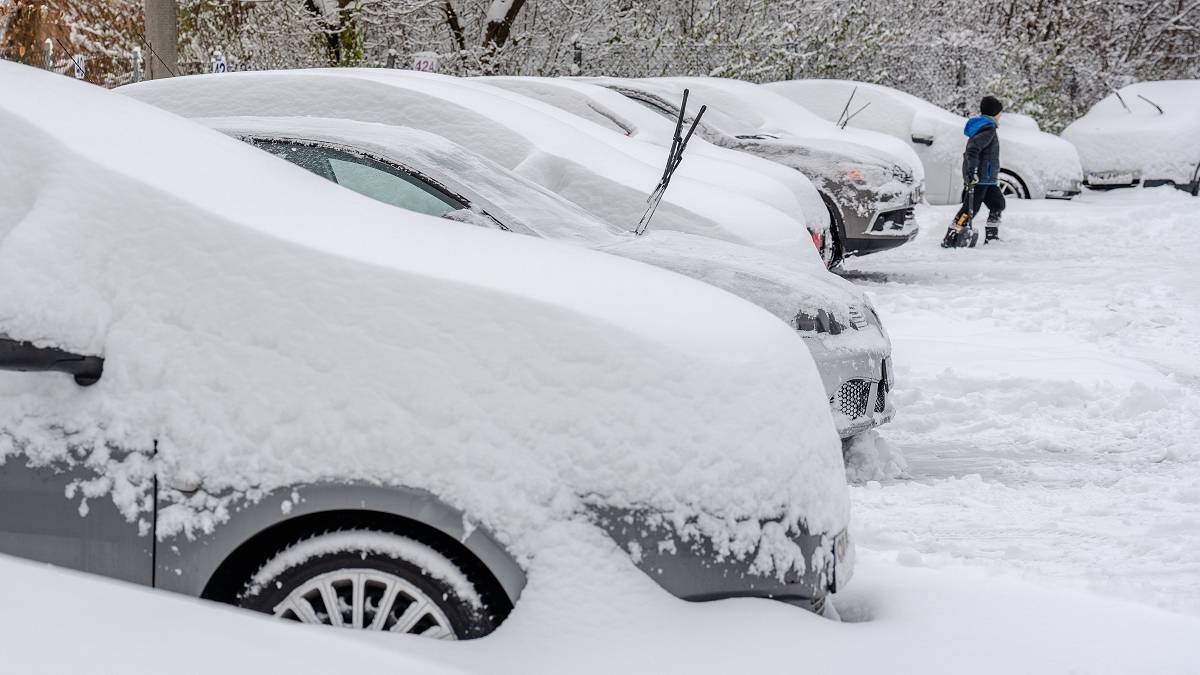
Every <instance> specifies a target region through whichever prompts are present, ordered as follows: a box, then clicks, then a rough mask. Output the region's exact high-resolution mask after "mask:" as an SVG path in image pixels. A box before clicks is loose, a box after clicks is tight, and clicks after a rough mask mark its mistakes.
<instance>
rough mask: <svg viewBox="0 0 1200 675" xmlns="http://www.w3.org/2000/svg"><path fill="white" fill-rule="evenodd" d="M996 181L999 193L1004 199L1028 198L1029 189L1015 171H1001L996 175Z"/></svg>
mask: <svg viewBox="0 0 1200 675" xmlns="http://www.w3.org/2000/svg"><path fill="white" fill-rule="evenodd" d="M996 183H997V184H998V185H999V186H1000V193H1001V194H1003V195H1004V198H1005V199H1029V189H1028V188H1026V187H1025V183H1024V182H1023V181H1022V180H1021V179H1020V178H1019V177H1018V176H1017V174H1015V173H1009V172H1008V171H1001V172H1000V175H999V176H997V177H996Z"/></svg>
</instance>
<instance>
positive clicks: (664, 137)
mask: <svg viewBox="0 0 1200 675" xmlns="http://www.w3.org/2000/svg"><path fill="white" fill-rule="evenodd" d="M474 79H476V80H477V81H479V82H483V83H486V84H490V85H492V86H496V87H500V88H502V89H506V90H508V91H511V92H514V93H518V94H522V95H525V96H530V97H532V98H535V99H537V100H539V101H542V102H543V103H546V104H549V105H552V106H554V107H556V108H559V109H561V110H564V111H566V112H569V113H571V114H572V115H575V116H577V117H581V118H583V119H586V120H588V121H590V122H593V123H595V124H598V125H600V126H604V127H607V128H609V129H612V130H613V131H616V132H619V133H623V134H627V135H628V136H630V137H631V138H634V139H637V140H645V141H647V142H649V143H652V144H656V145H658V146H660V147H662V148H667V147H670V145H671V141H672V138H673V136H674V134H675V125H674V123H672V122H671V121H670V120H668V119H666V118H664V117H663V116H662V115H661V114H659V113H657V112H653V111H651V110H649V109H647V108H646V107H645V106H643V105H641V104H639V103H636V102H634V101H631V100H630V99H628V98H626V97H625V96H622V95H621V94H619V93H617V92H615V91H613V90H611V89H607V88H605V87H601V86H599V85H595V84H590V83H588V82H583V81H580V80H576V79H572V78H563V77H500V76H493V77H480V78H474ZM685 131H686V129H685ZM731 165H738V166H731ZM678 175H680V176H689V177H695V178H697V179H702V178H703V179H706V180H707V181H708V182H710V183H714V184H717V185H721V186H723V187H728V188H732V189H735V190H737V192H739V193H740V194H745V195H749V196H753V197H754V198H756V199H760V200H762V201H765V202H767V203H769V204H773V205H774V206H775V207H776V208H779V209H782V210H783V211H784V212H786V213H802V214H803V216H804V217H803V220H804V223H805V224H806V225H807V226H808V228H809V229H810V230H814V231H821V230H823V229H824V228H825V226H826V225H827V224H828V222H829V212H828V211H827V210H826V208H825V202H824V201H822V200H821V196H820V194H819V193H818V192H817V189H816V187H814V186H813V184H812V181H810V180H809V179H808V178H807V177H805V176H804V174H802V173H800V172H798V171H795V170H793V169H790V168H788V167H785V166H782V165H780V164H779V163H777V162H772V161H770V160H767V159H763V158H761V157H756V156H754V155H751V154H749V153H745V152H739V151H736V150H731V149H729V148H723V147H720V146H717V145H713V144H711V143H709V142H708V141H706V140H704V139H703V138H700V137H699V136H693V137H692V139H691V142H690V143H689V145H688V147H687V152H686V159H685V160H684V162H683V163H682V164H681V165H680V167H679V170H678Z"/></svg>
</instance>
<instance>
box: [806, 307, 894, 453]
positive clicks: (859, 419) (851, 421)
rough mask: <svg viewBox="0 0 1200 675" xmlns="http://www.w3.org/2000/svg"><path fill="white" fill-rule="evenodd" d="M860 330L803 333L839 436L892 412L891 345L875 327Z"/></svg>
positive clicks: (870, 426) (889, 417) (879, 421)
mask: <svg viewBox="0 0 1200 675" xmlns="http://www.w3.org/2000/svg"><path fill="white" fill-rule="evenodd" d="M868 331H870V332H871V333H874V335H870V334H869V333H868ZM860 333H864V334H866V335H854V334H850V335H846V336H823V335H812V336H810V335H805V336H804V341H805V343H806V344H807V345H808V349H809V352H810V353H811V354H812V357H813V361H814V362H816V364H817V371H818V372H819V373H820V374H821V382H822V384H823V385H824V386H825V395H826V396H827V397H828V398H829V407H830V409H831V411H832V413H833V421H834V424H835V426H836V427H837V432H838V436H840V437H841V438H842V439H847V438H850V437H851V436H854V435H856V434H860V433H862V432H864V431H867V430H869V429H873V428H875V427H877V426H879V425H881V424H885V423H887V422H889V421H891V420H892V418H893V417H895V415H896V406H895V404H894V403H892V400H891V395H890V394H891V372H892V360H891V347H890V345H889V344H888V342H887V340H886V338H884V337H883V335H882V334H881V333H880V332H878V330H877V329H874V328H870V329H868V330H864V331H860ZM843 337H844V339H843Z"/></svg>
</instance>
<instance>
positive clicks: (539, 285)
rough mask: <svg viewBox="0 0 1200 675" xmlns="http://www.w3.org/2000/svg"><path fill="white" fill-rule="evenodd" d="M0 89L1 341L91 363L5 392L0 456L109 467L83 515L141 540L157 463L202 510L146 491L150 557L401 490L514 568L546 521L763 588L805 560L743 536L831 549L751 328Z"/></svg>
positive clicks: (691, 292)
mask: <svg viewBox="0 0 1200 675" xmlns="http://www.w3.org/2000/svg"><path fill="white" fill-rule="evenodd" d="M0 80H2V82H3V88H4V90H5V92H6V93H7V94H8V95H7V96H5V97H4V98H3V99H2V100H0V144H2V146H3V156H4V157H5V161H4V162H3V163H0V190H2V191H3V199H0V286H3V288H4V289H5V292H4V293H3V294H0V333H4V334H7V335H9V336H13V337H17V338H22V339H31V340H37V341H39V342H40V343H42V344H55V345H58V346H62V347H66V348H70V349H73V350H78V351H82V352H86V353H101V354H103V355H104V356H105V357H106V363H105V374H104V378H103V379H102V380H101V381H100V382H99V383H98V384H96V385H94V386H93V387H90V388H87V389H83V388H80V387H77V386H76V385H75V384H74V383H73V382H71V381H70V378H68V377H61V376H57V375H46V374H37V373H29V374H19V373H0V425H2V426H3V428H2V429H0V453H3V455H5V456H6V457H7V461H21V460H20V459H17V458H14V457H12V455H14V454H21V453H24V454H25V455H26V458H27V459H29V460H30V461H37V462H42V463H45V462H54V461H59V462H63V461H67V460H68V458H72V460H71V461H73V462H76V463H79V464H83V465H85V466H91V467H95V468H96V469H97V471H100V470H103V471H104V472H105V474H106V476H107V477H106V478H105V479H103V480H98V482H97V483H96V484H95V485H90V487H85V488H84V490H83V493H81V494H78V495H75V497H76V498H83V494H86V495H87V498H90V499H98V498H102V497H104V496H105V494H106V493H107V494H108V495H109V497H111V498H112V499H113V500H114V501H115V502H116V503H117V505H118V506H119V507H120V508H121V509H122V510H123V511H124V512H125V513H126V515H127V516H128V517H130V518H131V519H133V518H137V517H139V514H140V512H141V509H143V508H145V507H146V505H147V503H148V501H147V499H146V495H145V494H144V492H143V491H144V490H145V489H146V488H145V486H146V484H147V482H146V480H145V476H146V473H145V472H146V471H147V470H150V469H149V468H148V463H147V456H146V454H144V452H143V451H145V452H148V451H149V449H150V448H151V447H154V448H156V455H155V462H156V463H157V465H158V469H157V470H159V471H162V472H165V473H167V474H169V475H184V476H194V477H195V478H196V479H197V480H198V481H199V482H200V483H201V484H203V486H204V488H203V490H201V491H200V492H198V493H195V494H184V493H180V492H176V491H174V490H172V489H171V488H170V487H169V486H164V489H163V490H162V492H161V493H160V495H159V497H160V499H165V500H166V502H167V503H169V504H170V505H169V506H166V507H165V508H162V509H160V511H159V515H158V528H159V533H160V535H163V536H168V535H171V534H175V533H178V532H180V531H194V530H202V531H203V530H208V529H211V528H212V527H214V526H215V524H217V523H219V522H220V521H221V520H222V519H223V517H224V514H225V513H226V512H227V511H226V509H228V508H229V507H230V506H231V504H232V503H233V500H234V499H236V498H238V497H242V496H250V497H253V496H254V495H255V494H260V492H259V491H261V490H266V489H274V488H277V487H283V486H289V485H295V484H300V483H308V482H313V481H319V480H343V481H366V482H370V483H376V484H387V485H406V486H409V487H414V488H423V489H427V490H430V491H432V492H433V493H435V494H437V495H439V496H440V497H441V498H443V499H444V500H446V501H447V502H449V503H450V504H451V505H453V506H455V507H457V508H460V509H462V510H463V511H464V512H465V513H467V514H469V515H470V516H472V517H474V518H477V519H478V522H480V523H481V524H483V525H484V526H486V527H488V528H490V529H491V530H493V532H494V533H495V534H496V536H497V537H498V538H499V539H500V540H502V541H503V542H504V543H505V544H507V545H508V546H509V547H510V548H511V549H512V550H513V552H514V553H515V554H516V555H517V556H518V557H519V558H520V559H522V560H526V561H528V563H529V565H530V567H531V571H532V568H534V567H536V564H537V563H536V560H537V552H538V551H539V550H543V549H544V547H546V546H553V545H554V543H553V542H546V541H539V540H538V536H539V533H541V532H543V531H544V530H545V528H544V527H542V525H544V524H545V523H547V522H551V521H556V520H557V521H562V520H564V519H570V518H574V517H576V514H579V513H580V512H581V511H582V510H584V509H583V504H584V503H585V501H586V500H590V501H596V502H600V503H603V504H611V505H615V506H634V505H640V506H645V507H647V508H650V509H653V510H657V511H661V512H665V513H667V514H669V515H670V516H671V517H672V518H673V519H674V520H673V522H678V523H689V524H691V526H692V527H693V531H694V532H695V533H696V534H698V535H701V536H705V537H709V538H711V539H713V540H714V542H716V543H717V544H718V546H719V547H721V549H722V550H729V551H730V552H731V553H733V554H736V555H739V556H740V555H749V554H751V553H752V552H755V551H758V553H757V557H756V558H755V560H756V561H758V562H757V563H756V566H757V568H758V569H761V570H764V571H765V570H772V571H775V572H778V573H783V572H784V571H786V570H787V569H790V568H791V567H792V566H793V565H801V566H802V565H803V564H804V563H805V562H806V561H805V560H803V558H802V557H801V554H800V553H799V550H798V548H796V546H795V545H794V544H793V543H792V542H791V541H790V539H788V537H787V536H786V535H785V534H784V532H783V530H784V529H785V528H784V527H766V528H759V527H758V526H757V523H758V520H759V519H761V518H765V517H779V518H781V519H782V520H783V522H784V525H785V526H786V525H787V524H789V523H794V522H798V521H800V520H801V519H803V520H806V521H807V522H808V523H809V525H810V527H812V528H813V529H816V530H821V531H838V530H840V529H842V528H843V527H845V526H846V524H847V521H848V517H849V504H848V500H847V494H846V487H845V483H844V475H843V467H842V459H841V453H840V446H839V443H838V441H837V438H836V435H835V433H834V429H833V424H832V419H831V417H830V413H829V409H828V402H827V400H826V399H825V395H824V392H823V391H822V388H821V385H820V382H819V379H818V375H817V372H816V369H815V366H814V365H813V362H812V359H811V357H810V356H809V354H808V352H807V350H806V349H805V347H804V345H803V343H802V341H800V340H799V339H797V337H796V335H795V333H794V331H792V330H790V329H789V328H787V327H786V326H784V325H782V324H781V323H780V322H779V321H778V320H777V319H776V318H775V317H773V316H771V315H770V314H768V313H767V312H764V311H762V310H760V309H758V308H756V307H753V306H752V305H750V304H749V303H746V302H744V301H742V300H740V299H737V298H735V297H734V296H732V295H730V294H727V293H725V292H723V291H719V290H717V289H713V288H711V287H708V286H705V285H703V284H698V283H696V282H694V281H692V280H690V279H686V278H684V277H682V276H678V275H674V274H671V273H669V272H666V271H661V270H657V269H654V268H652V267H648V266H644V265H640V264H637V263H634V262H631V261H626V260H621V259H619V258H616V257H612V256H604V255H600V254H597V253H594V252H591V251H587V250H584V249H580V248H575V247H567V246H562V245H556V244H553V243H549V242H544V241H538V240H536V239H532V238H529V237H517V236H513V235H511V234H507V233H503V232H496V231H487V230H482V229H480V228H475V227H471V226H468V225H461V224H457V223H448V222H444V221H440V220H436V219H428V218H425V217H421V216H418V215H415V214H409V213H405V212H403V211H400V210H397V209H394V208H392V207H388V206H385V205H382V204H379V203H376V202H373V201H371V200H369V199H367V198H365V197H361V196H359V195H355V194H353V193H351V192H350V191H347V190H344V189H342V188H340V187H338V186H336V185H334V184H332V183H329V182H327V181H324V180H322V179H320V178H318V177H316V176H313V175H312V174H310V173H308V172H307V171H305V170H303V169H300V168H298V167H295V166H290V165H288V164H286V163H285V162H281V161H280V160H278V159H277V158H273V157H271V156H269V155H268V154H266V153H263V152H261V151H259V150H256V149H254V148H251V147H249V146H248V145H246V144H244V143H241V142H239V141H236V140H234V139H230V138H227V137H224V136H222V135H220V134H219V133H217V132H215V131H212V130H209V129H205V128H203V127H200V126H199V125H196V124H194V123H192V122H189V121H186V120H183V119H181V118H179V117H177V116H174V115H171V114H169V113H166V112H163V111H161V110H157V109H154V108H152V107H149V106H146V105H143V104H141V103H138V102H136V101H133V100H131V99H129V98H127V97H122V96H117V95H114V94H111V93H109V92H106V91H105V90H103V89H100V88H98V87H94V86H92V85H88V84H83V83H79V82H76V81H74V80H71V79H69V78H64V77H61V76H58V75H53V74H49V73H46V72H44V71H40V70H36V69H33V68H30V67H27V66H20V65H15V64H11V63H0ZM80 110H87V111H88V114H87V115H83V116H81V115H78V114H77V113H78V111H80ZM780 373H787V374H788V376H787V377H780V376H779V374H780ZM64 498H68V497H64ZM702 514H710V515H712V516H713V517H711V518H708V517H705V518H701V515H702ZM748 520H749V521H751V523H753V524H751V523H747V521H748ZM725 547H728V548H725ZM531 576H533V574H531Z"/></svg>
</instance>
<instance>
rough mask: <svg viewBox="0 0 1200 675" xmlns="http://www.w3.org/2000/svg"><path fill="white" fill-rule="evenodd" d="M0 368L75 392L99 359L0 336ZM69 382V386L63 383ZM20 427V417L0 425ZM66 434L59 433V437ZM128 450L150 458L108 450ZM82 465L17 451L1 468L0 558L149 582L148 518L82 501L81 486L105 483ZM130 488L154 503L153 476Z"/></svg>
mask: <svg viewBox="0 0 1200 675" xmlns="http://www.w3.org/2000/svg"><path fill="white" fill-rule="evenodd" d="M0 370H6V371H26V372H29V373H30V374H26V375H19V376H14V375H10V374H9V373H0V377H20V378H63V379H64V380H65V382H64V386H70V387H72V388H74V389H76V390H77V391H73V392H69V393H68V395H67V404H68V405H69V404H70V398H71V396H73V395H74V394H75V393H78V394H79V395H80V396H82V395H83V393H84V391H85V388H86V387H90V386H92V385H95V384H97V383H98V382H99V380H100V376H101V374H102V372H103V360H102V359H99V358H98V357H94V356H84V355H79V354H72V353H69V352H66V351H63V350H59V349H54V348H47V347H36V346H34V345H32V344H30V343H29V342H23V341H20V340H17V339H13V338H10V337H8V336H4V335H0ZM71 378H74V384H68V383H70V382H71ZM5 423H9V424H19V423H20V420H0V427H2V426H3V425H4V424H5ZM64 433H65V432H64ZM130 452H144V453H146V454H147V455H150V454H152V452H153V449H152V448H145V449H133V450H121V449H114V450H113V454H112V457H111V459H113V460H116V461H120V460H121V459H122V457H123V456H125V455H128V454H129V453H130ZM81 464H82V463H81V462H76V463H75V466H69V465H68V464H67V463H66V462H65V461H57V462H48V463H45V462H39V461H37V460H35V459H32V458H30V457H28V456H26V455H25V454H24V453H22V452H19V451H18V452H16V453H13V454H9V455H8V456H7V457H5V458H4V459H3V464H0V553H5V554H9V555H14V556H18V557H21V558H28V559H30V560H36V561H39V562H47V563H52V564H54V565H60V566H62V567H68V568H71V569H76V570H81V571H84V572H92V573H95V574H102V575H104V576H108V577H113V578H116V579H121V580H124V581H132V582H135V583H140V584H147V585H149V584H151V583H152V574H153V571H152V570H153V553H152V550H153V545H154V537H153V522H152V520H153V515H152V514H150V515H146V516H145V517H143V518H141V519H134V520H132V521H131V520H128V519H126V518H125V516H124V515H122V514H121V513H120V511H119V510H118V509H117V507H116V506H115V504H114V503H113V501H112V499H111V498H110V497H109V496H108V495H107V494H105V495H102V496H98V497H96V498H94V499H87V498H86V493H87V492H88V490H87V489H86V487H87V486H86V485H85V483H93V482H94V481H96V479H98V478H99V479H101V480H104V479H105V478H107V477H105V476H100V475H98V474H97V473H96V471H94V470H92V469H89V468H86V467H83V466H82V465H81ZM133 481H134V482H133V483H132V484H130V485H129V487H131V488H132V489H134V490H135V491H137V493H139V494H146V495H150V498H151V499H153V494H154V485H153V481H154V478H153V477H152V476H150V475H147V476H146V477H145V478H142V479H137V478H134V479H133Z"/></svg>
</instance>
